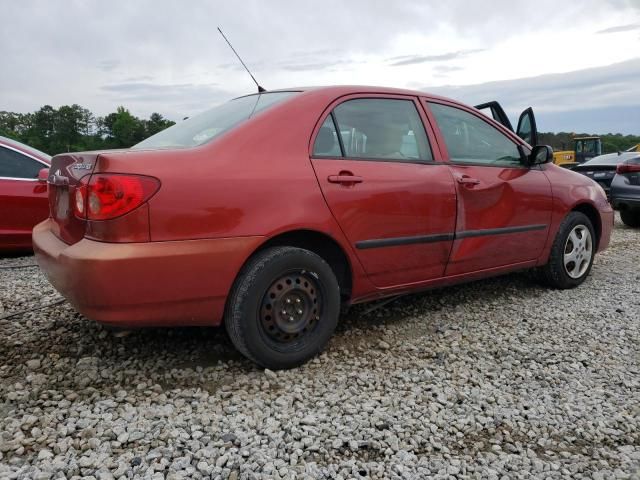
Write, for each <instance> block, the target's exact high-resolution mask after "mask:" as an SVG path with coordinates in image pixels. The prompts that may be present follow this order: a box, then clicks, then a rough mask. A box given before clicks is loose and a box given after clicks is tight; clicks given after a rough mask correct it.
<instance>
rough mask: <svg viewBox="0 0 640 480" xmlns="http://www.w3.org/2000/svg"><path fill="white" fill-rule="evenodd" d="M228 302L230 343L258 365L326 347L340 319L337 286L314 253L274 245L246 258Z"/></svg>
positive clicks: (280, 363) (301, 357) (293, 359)
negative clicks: (247, 259) (246, 260)
mask: <svg viewBox="0 0 640 480" xmlns="http://www.w3.org/2000/svg"><path fill="white" fill-rule="evenodd" d="M227 302H228V303H227V309H226V314H225V326H226V329H227V333H228V334H229V337H230V338H231V341H232V342H233V344H234V346H235V347H236V348H237V349H238V351H240V353H242V354H243V355H244V356H245V357H247V358H248V359H250V360H252V361H253V362H255V363H257V364H258V365H260V366H262V367H265V368H269V369H272V370H280V369H287V368H293V367H297V366H299V365H301V364H303V363H304V362H306V361H307V360H309V359H310V358H312V357H314V356H315V355H316V354H317V353H318V352H320V351H321V350H323V349H324V347H325V345H326V344H327V342H328V341H329V339H330V338H331V335H332V334H333V331H334V330H335V328H336V325H337V324H338V317H339V315H340V287H339V285H338V281H337V280H336V277H335V275H334V273H333V270H332V269H331V267H330V266H329V264H327V262H325V261H324V260H323V259H322V258H321V257H320V256H318V255H316V254H315V253H313V252H310V251H308V250H304V249H301V248H294V247H273V248H268V249H266V250H263V251H261V252H258V253H257V254H256V255H255V256H254V257H252V258H251V259H250V260H249V261H248V262H247V264H246V265H245V266H244V267H243V268H242V271H241V272H240V274H239V275H238V278H237V279H236V281H235V283H234V286H233V288H232V290H231V294H230V295H229V299H228V301H227Z"/></svg>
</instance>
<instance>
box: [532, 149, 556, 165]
mask: <svg viewBox="0 0 640 480" xmlns="http://www.w3.org/2000/svg"><path fill="white" fill-rule="evenodd" d="M551 162H553V148H551V147H550V146H549V145H536V146H535V147H533V150H531V153H530V154H529V165H542V164H544V163H551Z"/></svg>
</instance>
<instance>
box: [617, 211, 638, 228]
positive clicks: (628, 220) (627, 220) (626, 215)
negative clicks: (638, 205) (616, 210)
mask: <svg viewBox="0 0 640 480" xmlns="http://www.w3.org/2000/svg"><path fill="white" fill-rule="evenodd" d="M620 218H621V219H622V223H624V224H625V225H626V226H628V227H640V210H631V209H627V210H621V211H620Z"/></svg>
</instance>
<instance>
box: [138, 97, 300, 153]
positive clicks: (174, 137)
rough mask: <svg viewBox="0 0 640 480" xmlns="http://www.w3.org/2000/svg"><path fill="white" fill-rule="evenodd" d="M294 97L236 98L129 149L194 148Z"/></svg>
mask: <svg viewBox="0 0 640 480" xmlns="http://www.w3.org/2000/svg"><path fill="white" fill-rule="evenodd" d="M296 93H297V92H273V93H261V94H256V95H248V96H246V97H240V98H235V99H233V100H231V101H230V102H227V103H223V104H222V105H218V106H217V107H214V108H212V109H211V110H207V111H206V112H204V113H201V114H199V115H196V116H194V117H191V118H188V119H187V120H184V121H182V122H180V123H177V124H175V125H174V126H172V127H169V128H167V129H166V130H163V131H161V132H159V133H156V134H155V135H153V136H151V137H149V138H147V139H146V140H143V141H142V142H140V143H138V144H136V145H134V146H133V147H131V148H133V149H149V148H176V147H178V148H180V147H196V146H198V145H202V144H203V143H206V142H209V141H210V140H212V139H214V138H216V137H217V136H219V135H222V134H223V133H224V132H226V131H228V130H230V129H232V128H233V127H235V126H237V125H239V124H240V123H242V122H244V121H246V120H248V119H249V118H251V117H252V116H253V115H255V114H256V113H258V112H260V111H262V110H265V109H267V108H269V107H271V106H273V105H275V104H277V103H280V102H282V101H283V100H285V99H287V98H289V97H291V96H292V95H295V94H296Z"/></svg>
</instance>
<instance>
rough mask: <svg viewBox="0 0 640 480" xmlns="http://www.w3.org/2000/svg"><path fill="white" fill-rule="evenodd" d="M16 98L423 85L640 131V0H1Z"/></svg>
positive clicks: (144, 111)
mask: <svg viewBox="0 0 640 480" xmlns="http://www.w3.org/2000/svg"><path fill="white" fill-rule="evenodd" d="M0 11H1V12H2V28H0V61H1V62H2V69H1V72H2V74H0V110H9V111H17V112H29V111H33V110H36V109H37V108H39V107H41V106H42V105H44V104H50V105H53V106H54V107H58V106H59V105H63V104H72V103H79V104H81V105H83V106H85V107H87V108H89V109H90V110H92V111H93V112H94V113H96V114H98V115H104V114H106V113H109V112H111V111H114V110H115V108H116V107H117V106H118V105H124V106H126V107H127V108H129V109H130V110H131V112H132V113H134V114H135V115H138V116H145V117H146V116H148V115H149V114H150V113H151V112H154V111H157V112H160V113H162V114H163V115H165V116H166V117H168V118H171V119H174V120H178V119H180V118H182V117H184V116H187V115H192V114H194V113H196V112H198V111H202V110H204V109H207V108H209V107H210V106H213V105H215V104H218V103H221V102H223V101H225V100H227V99H229V98H231V97H233V96H237V95H241V94H245V93H250V92H253V91H255V86H254V85H253V84H252V82H251V79H250V77H249V76H248V75H247V74H246V73H245V72H244V71H243V70H242V69H241V68H242V67H241V66H240V65H239V64H238V62H237V61H236V59H235V57H234V56H233V53H232V52H231V51H230V50H229V48H228V47H227V45H226V44H225V43H224V41H223V40H222V38H221V37H220V36H219V34H218V32H217V30H216V27H217V26H218V25H220V26H221V27H222V28H223V30H224V31H225V33H226V35H227V36H228V37H229V39H230V40H231V41H232V43H233V44H234V46H235V47H236V50H238V51H239V53H240V54H241V55H242V56H243V57H244V60H245V62H246V63H247V64H248V65H249V67H250V68H251V69H252V70H253V73H254V75H255V76H256V77H257V79H258V80H259V81H260V83H261V84H262V85H263V86H264V87H265V88H267V89H269V88H283V87H291V86H300V85H328V84H364V85H385V86H394V87H408V88H413V89H421V90H426V91H433V92H436V93H441V94H445V95H448V96H451V97H454V98H457V99H461V100H463V101H466V102H469V103H476V102H481V101H486V100H492V99H497V100H499V101H501V102H503V104H504V105H505V107H506V109H507V110H508V112H509V113H510V115H511V116H512V117H513V116H515V115H516V114H517V112H518V111H519V110H521V109H523V108H525V107H528V106H530V105H531V106H533V107H534V109H535V110H536V113H537V115H538V124H539V128H540V130H543V131H558V130H565V131H576V132H582V131H592V132H599V133H606V132H618V131H620V132H622V133H635V134H640V0H566V1H558V0H536V1H532V0H527V1H519V0H494V1H491V2H481V1H471V0H469V1H457V0H448V1H446V2H442V1H427V0H423V1H419V0H415V1H412V0H403V1H397V2H391V1H382V0H369V1H367V0H345V1H333V0H323V1H316V2H312V1H305V0H291V1H273V0H272V1H269V2H264V1H250V0H236V1H235V2H228V1H213V0H210V1H196V0H190V1H178V0H174V1H165V0H154V1H151V0H136V1H120V0H110V1H109V2H105V1H97V0H96V1H89V0H87V1H80V0H75V1H74V0H64V1H63V0H60V1H57V0H48V1H44V0H43V1H32V0H20V1H14V0H0Z"/></svg>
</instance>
